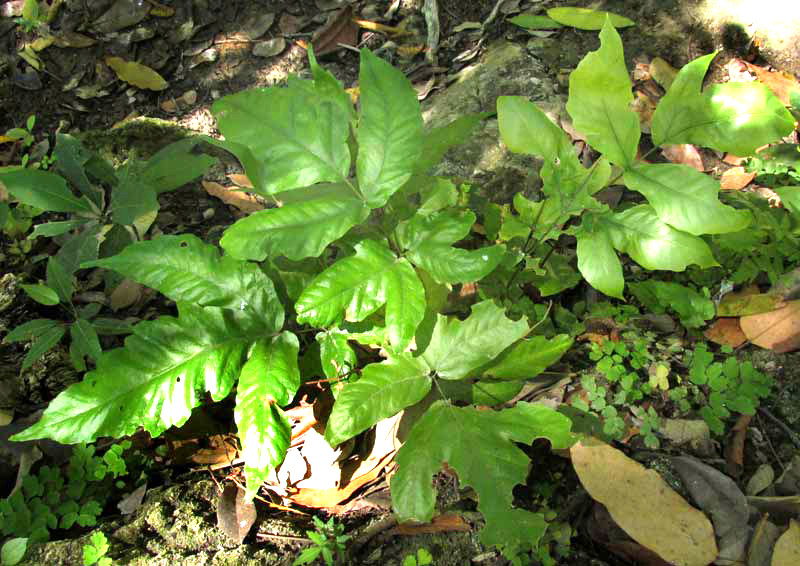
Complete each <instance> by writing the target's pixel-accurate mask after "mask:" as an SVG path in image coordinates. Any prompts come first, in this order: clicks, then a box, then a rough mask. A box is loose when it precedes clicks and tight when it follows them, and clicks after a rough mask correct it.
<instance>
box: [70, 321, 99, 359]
mask: <svg viewBox="0 0 800 566" xmlns="http://www.w3.org/2000/svg"><path fill="white" fill-rule="evenodd" d="M69 332H70V336H71V337H72V343H73V344H76V345H77V348H78V351H79V352H80V353H81V354H82V355H83V354H86V355H88V356H89V357H90V358H92V359H93V360H95V361H96V360H98V359H99V358H100V354H101V353H102V351H103V350H102V349H101V348H100V340H99V339H98V338H97V332H96V331H95V329H94V326H93V325H92V323H91V322H89V321H88V320H86V319H85V318H79V319H78V320H76V321H75V322H73V323H72V326H70V329H69Z"/></svg>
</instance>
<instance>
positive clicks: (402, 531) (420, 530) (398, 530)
mask: <svg viewBox="0 0 800 566" xmlns="http://www.w3.org/2000/svg"><path fill="white" fill-rule="evenodd" d="M471 529H472V527H470V526H469V525H468V524H467V523H466V522H465V521H464V519H462V518H461V516H460V515H456V514H455V513H443V514H441V515H436V516H435V517H434V518H433V520H432V521H431V522H430V523H421V524H418V523H402V524H400V525H397V526H396V527H395V528H393V529H392V530H390V531H389V532H388V533H387V534H389V535H423V534H434V533H446V532H452V531H461V532H466V531H469V530H471Z"/></svg>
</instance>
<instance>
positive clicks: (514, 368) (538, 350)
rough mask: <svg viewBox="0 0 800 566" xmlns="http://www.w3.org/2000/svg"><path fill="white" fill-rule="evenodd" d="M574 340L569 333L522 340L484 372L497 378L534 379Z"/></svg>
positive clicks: (559, 357) (562, 353)
mask: <svg viewBox="0 0 800 566" xmlns="http://www.w3.org/2000/svg"><path fill="white" fill-rule="evenodd" d="M572 342H573V340H572V337H571V336H569V335H568V334H557V335H556V336H554V337H552V338H547V337H545V336H533V337H531V338H529V339H525V340H520V341H519V342H517V343H516V344H514V345H513V346H511V347H510V348H509V349H508V350H507V351H506V352H504V353H503V354H502V355H501V356H500V357H498V358H497V359H496V360H495V361H494V362H493V363H492V364H491V365H490V366H489V367H488V368H486V369H484V370H483V372H482V373H483V375H488V376H490V377H493V378H495V379H532V378H534V377H536V376H537V375H539V374H540V373H542V372H543V371H544V370H546V369H547V368H548V367H550V366H551V365H553V364H554V363H556V362H557V361H558V360H560V359H561V356H563V355H564V353H565V352H566V351H567V350H569V347H570V346H572Z"/></svg>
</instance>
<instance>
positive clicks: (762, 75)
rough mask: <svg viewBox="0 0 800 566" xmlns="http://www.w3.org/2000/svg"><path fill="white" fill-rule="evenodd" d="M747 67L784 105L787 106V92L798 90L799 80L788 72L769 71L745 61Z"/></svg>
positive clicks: (788, 102) (799, 89)
mask: <svg viewBox="0 0 800 566" xmlns="http://www.w3.org/2000/svg"><path fill="white" fill-rule="evenodd" d="M745 64H746V65H747V69H748V70H749V71H751V72H752V73H754V74H755V75H756V77H757V78H758V80H759V81H760V82H762V83H763V84H765V85H766V86H767V88H768V89H770V90H771V91H772V92H773V93H774V94H775V96H777V97H778V98H779V99H780V101H781V102H782V103H783V105H784V106H789V105H790V104H791V102H790V101H789V93H790V92H792V91H793V90H796V91H800V82H798V81H797V79H796V78H794V77H793V76H792V75H791V74H789V73H784V72H781V71H769V70H767V69H765V68H764V67H759V66H758V65H753V64H752V63H745Z"/></svg>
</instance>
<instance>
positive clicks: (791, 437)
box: [758, 407, 800, 448]
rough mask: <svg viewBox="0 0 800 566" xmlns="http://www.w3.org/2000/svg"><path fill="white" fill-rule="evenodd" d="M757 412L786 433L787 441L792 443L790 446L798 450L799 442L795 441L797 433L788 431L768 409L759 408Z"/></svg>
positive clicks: (784, 424)
mask: <svg viewBox="0 0 800 566" xmlns="http://www.w3.org/2000/svg"><path fill="white" fill-rule="evenodd" d="M758 412H759V413H761V414H762V415H764V416H765V417H767V418H768V419H769V420H771V421H772V422H773V423H775V424H776V425H777V426H778V427H779V428H780V429H781V430H783V432H785V433H786V436H788V437H789V440H791V441H792V444H794V445H795V447H796V448H800V440H798V439H797V433H796V432H795V431H793V430H792V429H790V428H789V427H788V426H787V425H786V423H784V422H783V421H782V420H780V419H779V418H778V417H776V416H775V415H773V414H772V413H771V412H770V411H769V409H765V408H764V407H759V408H758Z"/></svg>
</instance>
